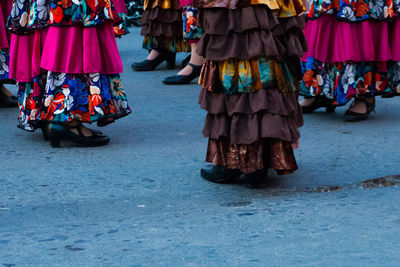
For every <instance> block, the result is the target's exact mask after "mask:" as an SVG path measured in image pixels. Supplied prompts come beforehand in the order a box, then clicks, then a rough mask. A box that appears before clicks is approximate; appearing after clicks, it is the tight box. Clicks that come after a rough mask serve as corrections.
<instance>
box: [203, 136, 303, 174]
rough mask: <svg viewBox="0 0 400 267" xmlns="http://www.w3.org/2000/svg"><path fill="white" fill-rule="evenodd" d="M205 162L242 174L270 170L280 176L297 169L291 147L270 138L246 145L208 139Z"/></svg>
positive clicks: (288, 144)
mask: <svg viewBox="0 0 400 267" xmlns="http://www.w3.org/2000/svg"><path fill="white" fill-rule="evenodd" d="M206 161H207V162H210V163H213V164H215V165H220V166H225V167H227V168H229V169H239V170H240V171H241V172H243V173H252V172H255V171H257V170H261V169H267V168H271V169H274V170H276V171H277V172H278V173H279V174H282V173H291V172H293V171H295V170H296V169H297V163H296V159H295V157H294V154H293V148H292V145H291V144H290V143H289V142H285V141H282V140H278V139H272V138H269V139H263V140H260V141H257V142H254V143H252V144H248V145H242V144H232V143H231V142H230V140H229V139H227V138H220V139H209V141H208V148H207V157H206Z"/></svg>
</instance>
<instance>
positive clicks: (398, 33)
mask: <svg viewBox="0 0 400 267" xmlns="http://www.w3.org/2000/svg"><path fill="white" fill-rule="evenodd" d="M389 32H390V33H389V36H390V47H391V51H392V60H393V61H400V17H397V18H396V19H395V21H393V22H392V23H391V24H390V27H389Z"/></svg>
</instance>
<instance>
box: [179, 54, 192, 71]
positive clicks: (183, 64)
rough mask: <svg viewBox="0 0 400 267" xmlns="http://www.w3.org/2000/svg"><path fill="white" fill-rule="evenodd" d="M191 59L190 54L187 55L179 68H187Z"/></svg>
mask: <svg viewBox="0 0 400 267" xmlns="http://www.w3.org/2000/svg"><path fill="white" fill-rule="evenodd" d="M191 57H192V54H189V55H188V56H187V57H185V59H184V60H182V64H181V68H182V69H183V68H184V67H186V66H187V64H189V62H190V58H191Z"/></svg>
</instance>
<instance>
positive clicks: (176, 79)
mask: <svg viewBox="0 0 400 267" xmlns="http://www.w3.org/2000/svg"><path fill="white" fill-rule="evenodd" d="M189 66H191V67H192V72H191V73H190V74H189V75H174V76H171V77H167V78H165V79H164V80H163V81H162V82H163V83H165V84H188V83H190V82H191V81H192V80H193V79H196V78H197V77H199V76H200V72H201V68H202V66H198V65H194V64H192V63H189Z"/></svg>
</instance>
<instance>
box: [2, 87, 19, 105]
mask: <svg viewBox="0 0 400 267" xmlns="http://www.w3.org/2000/svg"><path fill="white" fill-rule="evenodd" d="M12 107H18V98H17V97H15V96H8V95H6V94H5V93H4V92H3V89H2V88H0V108H12Z"/></svg>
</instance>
